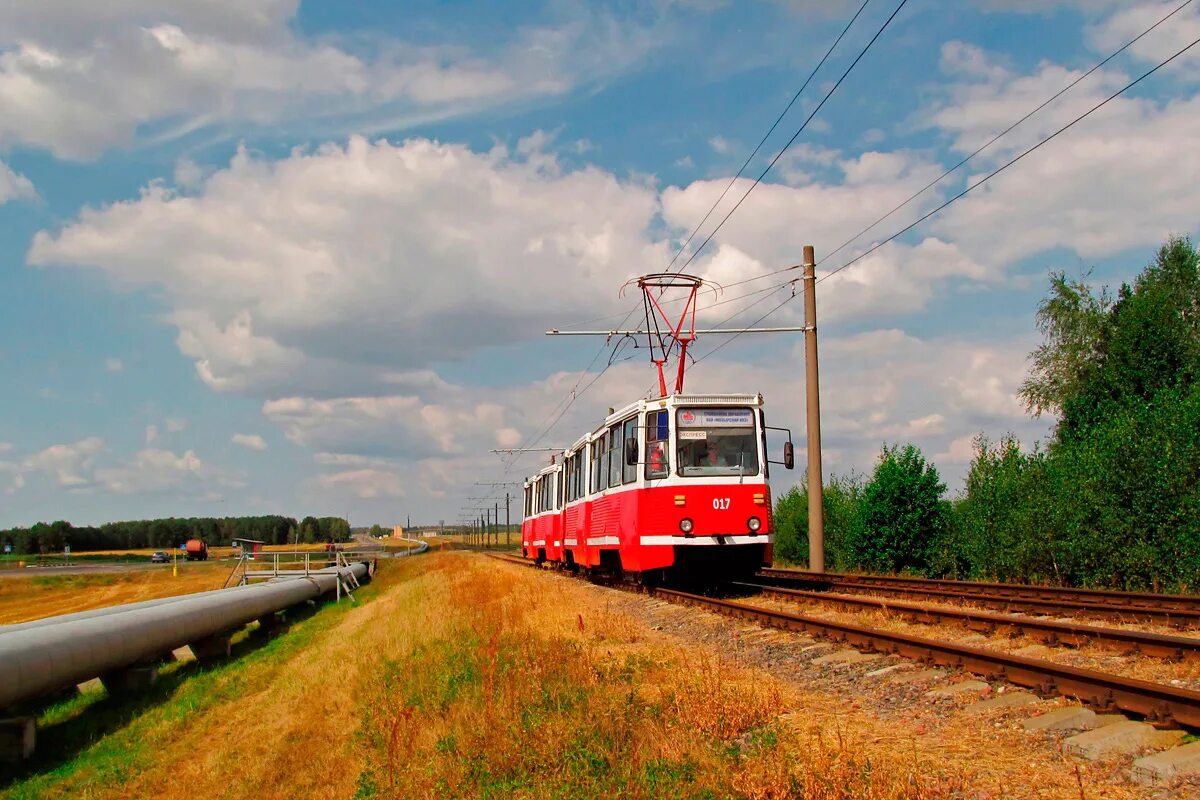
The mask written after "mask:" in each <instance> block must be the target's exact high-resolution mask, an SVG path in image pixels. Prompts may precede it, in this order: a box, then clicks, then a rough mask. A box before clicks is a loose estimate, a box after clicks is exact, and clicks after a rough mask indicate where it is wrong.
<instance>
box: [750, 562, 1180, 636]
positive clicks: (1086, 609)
mask: <svg viewBox="0 0 1200 800" xmlns="http://www.w3.org/2000/svg"><path fill="white" fill-rule="evenodd" d="M809 575H810V574H805V573H801V574H797V573H796V572H795V571H793V570H777V569H767V570H762V571H760V572H759V578H760V579H763V580H766V581H777V582H780V583H783V584H785V585H786V586H787V587H788V588H790V587H793V586H827V587H829V588H831V589H835V590H836V591H839V592H855V593H867V594H887V595H892V596H897V597H915V598H925V599H936V600H943V601H947V602H949V601H965V602H968V603H976V604H978V605H981V606H985V607H987V608H994V609H1000V610H1002V611H1007V612H1023V613H1031V614H1050V615H1067V616H1085V617H1091V618H1095V619H1106V620H1111V621H1114V622H1152V623H1159V624H1163V625H1169V626H1171V627H1175V628H1200V608H1169V607H1164V606H1159V605H1117V604H1115V603H1111V602H1089V601H1087V600H1076V599H1069V598H1067V597H1062V598H1058V599H1042V598H1035V597H1019V596H1016V595H1014V594H1012V593H1009V592H1004V591H1000V592H997V593H987V592H985V591H982V590H967V591H963V590H960V589H958V588H957V586H958V584H952V585H953V587H954V588H941V587H934V586H927V585H925V584H924V583H922V582H921V581H920V580H919V579H905V580H906V581H909V580H911V581H912V582H911V583H903V584H892V583H886V582H883V581H875V580H874V578H872V579H870V580H859V578H858V576H840V575H834V576H830V579H829V580H824V579H822V578H821V577H820V576H815V575H814V576H812V577H809Z"/></svg>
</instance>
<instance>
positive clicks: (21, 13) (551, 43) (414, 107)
mask: <svg viewBox="0 0 1200 800" xmlns="http://www.w3.org/2000/svg"><path fill="white" fill-rule="evenodd" d="M234 5H236V8H235V7H234V6H231V5H230V4H227V3H226V4H213V3H208V2H196V1H195V0H188V1H187V2H175V3H167V4H164V3H156V2H150V0H123V2H105V3H85V4H78V3H70V2H66V0H40V1H39V2H36V3H6V4H4V5H2V6H0V31H3V34H0V146H2V145H13V144H26V145H31V146H35V147H44V148H46V149H49V150H50V151H52V152H53V153H55V154H56V155H57V156H59V157H63V158H91V157H94V156H96V155H97V154H99V153H100V152H102V151H103V150H105V149H107V148H109V147H112V146H115V145H120V144H124V143H127V142H130V141H132V140H134V139H135V138H136V137H138V136H139V135H140V136H142V137H143V138H147V139H151V140H154V139H162V138H171V137H175V136H179V135H184V134H186V133H189V132H192V131H195V130H198V129H203V128H214V127H216V128H219V127H221V126H225V125H232V124H237V125H239V126H243V127H244V126H247V125H250V126H254V125H258V126H267V125H271V124H273V123H277V122H280V121H297V120H302V121H304V122H305V123H306V124H307V125H309V126H317V127H318V128H320V127H322V126H323V127H324V128H325V129H326V130H328V129H337V130H343V129H348V128H349V129H357V130H363V129H370V128H371V127H373V126H375V127H386V128H388V129H393V130H394V129H397V128H401V127H407V126H409V125H411V124H414V123H417V122H429V121H432V120H437V119H441V118H445V117H449V116H454V115H459V114H464V113H471V112H475V111H479V110H482V109H486V108H492V107H495V106H498V105H501V104H505V103H512V102H516V101H521V100H528V99H532V98H538V97H548V96H555V95H560V94H562V93H564V92H566V91H569V90H570V89H572V88H574V87H575V86H578V85H581V84H594V83H596V82H599V81H602V80H604V79H605V78H606V77H607V76H611V75H614V74H618V73H620V72H621V71H622V70H624V69H626V68H627V67H628V66H629V65H631V64H633V63H635V62H636V61H638V60H639V59H640V58H641V57H642V56H643V55H644V54H645V53H646V52H647V51H648V50H649V49H651V48H652V47H654V46H656V45H657V44H658V43H659V42H660V41H661V39H662V37H663V36H665V35H667V34H668V33H669V31H665V30H662V29H661V28H660V26H659V25H658V24H657V23H656V22H654V21H651V22H650V23H648V24H645V25H639V24H634V23H626V22H622V21H618V20H617V19H616V18H614V17H613V16H610V15H609V14H608V13H606V12H605V11H603V10H600V11H595V12H590V11H588V10H586V9H582V8H572V9H571V14H572V16H565V15H560V18H559V19H557V20H555V21H554V22H552V23H551V24H547V25H545V26H541V27H526V28H519V29H517V30H516V31H514V32H513V33H512V34H511V35H510V36H508V37H506V38H504V39H502V40H498V41H495V42H494V43H490V46H489V48H488V52H480V50H478V49H471V48H467V47H459V46H452V45H439V46H430V45H415V44H409V43H406V42H402V41H398V40H395V39H390V38H387V37H385V36H383V35H382V34H376V35H373V36H370V37H357V38H352V39H351V38H348V39H346V40H344V41H343V40H339V39H337V38H336V37H333V36H326V37H322V38H319V39H316V38H306V37H304V36H302V35H300V34H299V33H298V30H297V28H296V27H295V26H294V25H293V17H294V16H295V14H296V10H297V7H298V5H299V4H298V2H297V0H247V2H239V3H237V4H234Z"/></svg>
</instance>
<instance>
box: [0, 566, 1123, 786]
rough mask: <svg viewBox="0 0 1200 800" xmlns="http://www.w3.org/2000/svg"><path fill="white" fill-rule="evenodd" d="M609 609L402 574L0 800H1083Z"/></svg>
mask: <svg viewBox="0 0 1200 800" xmlns="http://www.w3.org/2000/svg"><path fill="white" fill-rule="evenodd" d="M613 598H614V595H613V593H611V592H609V591H608V590H603V589H599V588H596V587H592V586H589V585H587V584H584V583H582V582H579V581H572V580H568V579H563V578H557V577H553V576H547V575H540V574H537V573H536V572H535V571H534V570H530V569H528V568H524V567H518V566H513V565H509V564H504V563H500V562H497V561H493V560H487V559H484V558H481V557H479V556H477V555H472V554H466V553H453V552H451V553H435V554H432V555H429V556H422V557H421V558H419V559H413V560H411V561H404V562H401V563H386V564H385V565H384V568H383V569H382V570H381V571H380V573H379V575H378V576H377V578H376V581H375V582H374V583H373V584H372V585H371V586H369V587H368V588H366V589H364V590H363V592H361V593H360V602H359V603H358V604H357V605H355V606H350V605H349V604H345V603H343V604H342V605H340V606H338V607H333V608H328V609H326V610H325V611H323V612H322V613H321V614H318V615H317V616H316V617H314V618H312V619H310V620H307V621H305V622H302V623H300V624H299V625H298V626H297V627H295V628H294V629H293V630H292V631H291V632H289V633H288V634H287V635H286V636H284V637H281V638H280V639H277V640H274V641H273V642H271V644H269V645H267V646H266V647H264V648H262V649H260V650H257V651H255V652H252V653H251V654H250V655H248V656H246V657H244V658H242V659H240V660H239V661H237V662H234V663H231V664H229V665H227V666H224V667H220V668H217V669H213V670H210V671H207V672H202V673H200V674H198V675H197V676H196V677H193V678H191V679H189V680H188V681H186V682H182V683H180V684H179V685H178V687H177V688H174V689H172V690H171V691H172V694H171V696H170V697H169V698H168V699H167V700H166V701H165V702H163V703H160V704H158V705H154V706H151V707H149V708H148V709H147V710H145V711H142V712H140V713H138V714H136V715H135V716H134V717H133V718H132V719H131V720H130V721H129V722H128V724H125V725H123V726H122V727H121V728H120V729H119V730H116V731H115V732H113V733H111V734H110V735H108V736H107V737H105V738H103V739H100V740H99V741H97V742H96V743H95V744H92V745H90V746H88V747H86V748H84V749H83V750H81V752H79V753H78V754H77V755H74V756H68V757H67V760H66V761H65V762H64V763H62V764H59V765H58V766H57V767H56V768H54V769H53V770H52V771H48V772H47V773H46V774H44V775H42V776H36V777H33V778H31V779H29V780H27V781H23V782H21V783H17V784H13V785H12V786H11V787H9V790H8V792H7V793H5V792H2V791H0V797H4V796H7V797H14V798H26V797H28V798H33V797H37V798H60V797H61V798H65V797H82V798H89V799H94V800H101V799H102V798H119V797H156V798H163V800H184V799H185V798H186V800H193V799H194V798H197V797H204V798H226V797H228V798H242V797H249V796H255V797H266V798H275V797H279V798H285V797H286V798H293V797H297V798H299V797H304V798H307V797H318V798H351V797H353V798H361V799H363V800H365V799H366V798H376V797H377V798H426V797H429V798H443V797H468V798H491V797H496V798H500V797H516V798H551V797H563V798H574V797H631V798H638V797H696V798H700V797H712V798H724V797H745V798H754V800H760V799H761V800H767V799H768V798H783V797H797V798H808V799H810V800H834V799H836V800H850V798H865V799H866V800H900V799H901V798H905V799H909V798H911V799H913V800H918V799H924V798H988V797H1000V796H1013V797H1017V796H1034V795H1033V794H1031V793H1030V792H1028V791H1023V789H1027V788H1028V787H1029V786H1031V785H1035V784H1036V787H1037V789H1038V792H1039V794H1038V796H1044V797H1078V793H1077V791H1076V790H1074V786H1073V784H1072V783H1069V782H1068V779H1070V780H1073V778H1071V773H1070V771H1069V769H1067V768H1066V767H1065V766H1064V765H1063V764H1062V763H1061V762H1059V761H1057V760H1056V759H1055V758H1054V757H1053V756H1049V757H1048V756H1046V754H1045V753H1040V754H1039V752H1038V750H1037V749H1035V748H1034V747H1033V746H1030V745H1022V744H1021V743H1020V742H1018V743H1017V744H1016V745H1015V746H1014V747H1013V749H1012V750H1011V751H1010V752H1007V753H1005V754H1004V759H1005V760H1004V761H1002V762H1000V761H999V760H992V761H990V762H988V763H987V766H986V773H985V776H986V779H987V780H986V787H987V788H986V789H984V788H979V787H982V786H983V783H979V786H978V787H977V786H975V784H976V782H977V781H978V779H979V778H980V777H981V776H980V772H979V763H978V762H979V761H980V760H981V759H980V754H979V753H978V752H973V751H972V742H973V740H972V739H971V738H970V737H969V736H968V735H966V732H958V731H956V732H955V734H954V735H955V736H957V737H958V738H957V740H953V741H952V740H949V739H947V740H946V741H939V740H936V739H935V738H934V737H931V736H928V735H926V732H925V731H923V730H920V731H916V730H903V726H902V725H899V726H898V724H897V722H896V721H895V720H890V721H889V720H881V719H879V718H877V717H875V716H873V715H872V714H870V713H869V712H867V711H863V710H858V709H852V708H846V707H845V705H844V704H842V703H840V702H839V701H838V700H837V699H836V698H833V697H830V696H827V695H819V694H808V693H806V692H805V691H804V690H803V689H802V688H801V687H797V686H795V685H792V684H789V683H787V682H786V681H781V680H778V679H777V678H775V677H773V676H771V675H769V674H766V673H764V672H762V671H760V670H756V669H752V668H749V667H745V666H740V665H738V664H736V663H731V662H730V661H729V660H728V659H726V658H724V657H722V656H721V655H720V654H719V653H718V650H722V651H725V652H728V650H727V648H724V647H721V646H720V645H719V644H718V645H717V646H714V647H711V648H710V647H707V646H698V645H695V644H691V643H688V642H686V641H683V640H680V639H677V638H674V637H671V636H669V635H667V634H664V633H661V632H658V631H654V630H651V629H650V628H649V627H648V626H647V625H646V624H645V623H643V622H641V621H640V620H638V619H636V618H634V617H633V616H630V615H628V614H625V613H621V612H620V611H619V610H617V608H616V606H617V603H615V602H614V600H613ZM898 727H899V728H901V729H900V730H898ZM998 764H999V766H998ZM1053 770H1057V771H1056V772H1054V773H1053V774H1051V772H1052V771H1053ZM1030 773H1032V774H1034V775H1036V780H1035V779H1034V778H1031V777H1029V776H1030ZM1058 773H1061V775H1060V774H1058ZM996 787H999V788H1000V790H1001V791H1000V793H997V788H996ZM1005 787H1014V791H1013V792H1012V793H1011V794H1010V793H1008V792H1005V791H1003V790H1004V788H1005ZM1068 789H1069V790H1071V791H1073V792H1074V794H1072V793H1071V792H1069V791H1068ZM1060 790H1061V792H1060ZM1043 792H1044V793H1043ZM1106 796H1108V797H1121V796H1125V795H1122V794H1121V793H1119V792H1118V793H1116V794H1109V795H1106Z"/></svg>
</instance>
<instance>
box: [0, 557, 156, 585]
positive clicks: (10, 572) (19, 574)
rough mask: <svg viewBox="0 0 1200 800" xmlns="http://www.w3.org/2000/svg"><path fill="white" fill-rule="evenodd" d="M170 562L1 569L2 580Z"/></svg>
mask: <svg viewBox="0 0 1200 800" xmlns="http://www.w3.org/2000/svg"><path fill="white" fill-rule="evenodd" d="M170 568H171V565H170V564H151V563H150V559H148V558H147V559H146V561H145V563H139V562H133V563H131V564H72V565H71V566H69V567H68V566H66V565H64V566H61V567H13V568H12V569H0V580H3V579H4V578H28V577H32V576H35V575H38V576H42V575H96V574H103V573H106V572H113V573H118V572H145V571H146V570H151V569H170Z"/></svg>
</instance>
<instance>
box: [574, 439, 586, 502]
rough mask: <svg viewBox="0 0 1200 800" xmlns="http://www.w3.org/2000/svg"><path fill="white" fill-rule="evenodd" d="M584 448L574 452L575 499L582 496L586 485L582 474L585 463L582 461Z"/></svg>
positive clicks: (584, 469)
mask: <svg viewBox="0 0 1200 800" xmlns="http://www.w3.org/2000/svg"><path fill="white" fill-rule="evenodd" d="M586 452H587V451H586V450H582V449H581V450H580V451H579V452H578V453H576V454H575V497H576V499H578V498H580V497H583V495H584V492H585V491H586V487H585V485H584V482H583V475H584V472H585V471H586V468H587V464H586V463H585V462H584V454H585V453H586Z"/></svg>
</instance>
